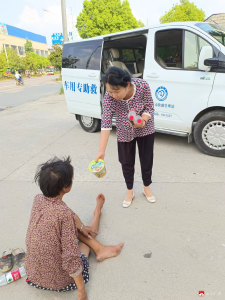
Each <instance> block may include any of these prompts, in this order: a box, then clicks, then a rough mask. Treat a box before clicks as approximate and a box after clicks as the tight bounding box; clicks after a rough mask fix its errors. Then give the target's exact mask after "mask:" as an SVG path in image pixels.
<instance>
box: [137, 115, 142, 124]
mask: <svg viewBox="0 0 225 300" xmlns="http://www.w3.org/2000/svg"><path fill="white" fill-rule="evenodd" d="M135 122H136V123H138V124H141V123H142V117H141V116H136V118H135Z"/></svg>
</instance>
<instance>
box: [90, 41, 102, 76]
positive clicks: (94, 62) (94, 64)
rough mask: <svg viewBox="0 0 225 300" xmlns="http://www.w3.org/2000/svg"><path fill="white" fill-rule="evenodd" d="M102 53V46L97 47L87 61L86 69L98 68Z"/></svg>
mask: <svg viewBox="0 0 225 300" xmlns="http://www.w3.org/2000/svg"><path fill="white" fill-rule="evenodd" d="M101 54H102V48H101V47H99V48H98V49H96V51H95V52H94V53H92V55H91V57H90V59H89V61H88V62H87V69H89V70H100V59H101Z"/></svg>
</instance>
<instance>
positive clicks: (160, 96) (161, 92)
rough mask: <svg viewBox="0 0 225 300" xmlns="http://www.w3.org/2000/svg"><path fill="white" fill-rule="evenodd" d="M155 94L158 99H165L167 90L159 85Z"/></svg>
mask: <svg viewBox="0 0 225 300" xmlns="http://www.w3.org/2000/svg"><path fill="white" fill-rule="evenodd" d="M155 96H156V98H157V99H158V100H159V101H165V100H166V98H167V97H168V91H167V89H166V88H165V87H164V86H160V87H159V88H157V90H156V92H155Z"/></svg>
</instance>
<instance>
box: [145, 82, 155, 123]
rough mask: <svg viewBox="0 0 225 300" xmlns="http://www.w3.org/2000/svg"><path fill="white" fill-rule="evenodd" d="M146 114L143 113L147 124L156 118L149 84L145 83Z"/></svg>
mask: <svg viewBox="0 0 225 300" xmlns="http://www.w3.org/2000/svg"><path fill="white" fill-rule="evenodd" d="M143 100H144V104H145V107H144V112H143V113H142V118H143V119H144V120H145V121H146V122H147V121H148V120H149V119H150V118H152V117H154V102H153V99H152V94H151V90H150V87H149V84H148V83H147V82H145V84H144V99H143Z"/></svg>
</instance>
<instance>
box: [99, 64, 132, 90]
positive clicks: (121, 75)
mask: <svg viewBox="0 0 225 300" xmlns="http://www.w3.org/2000/svg"><path fill="white" fill-rule="evenodd" d="M131 80H132V77H131V74H129V73H128V72H127V71H126V70H123V69H120V68H117V67H110V68H109V69H108V70H107V71H106V73H105V75H104V76H103V77H102V82H103V83H104V84H106V83H108V84H109V85H111V86H122V87H127V84H128V82H130V83H131Z"/></svg>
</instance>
